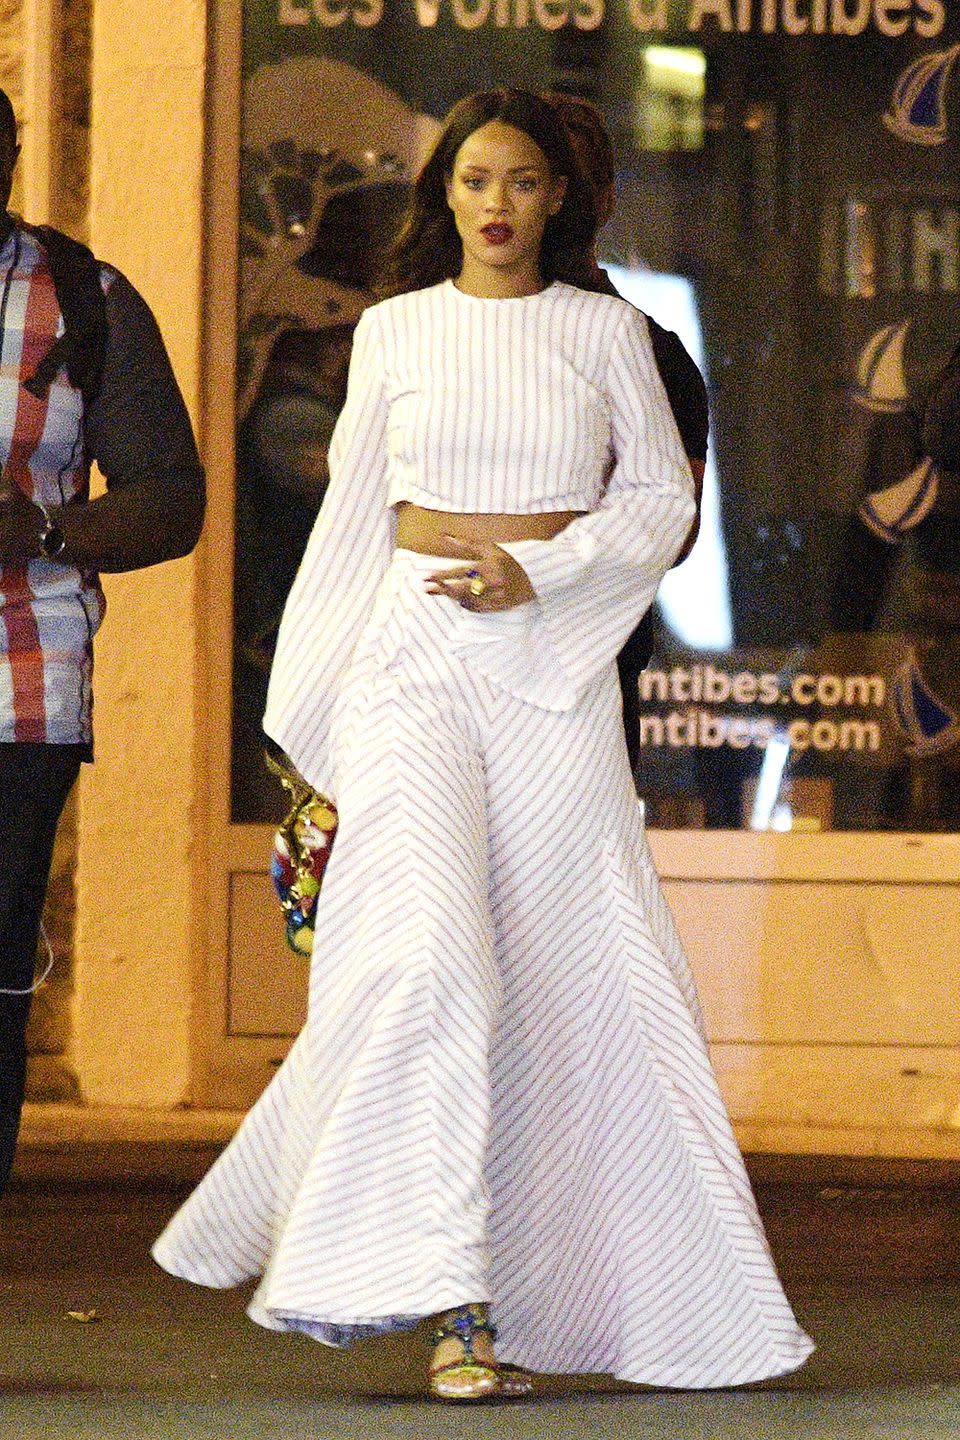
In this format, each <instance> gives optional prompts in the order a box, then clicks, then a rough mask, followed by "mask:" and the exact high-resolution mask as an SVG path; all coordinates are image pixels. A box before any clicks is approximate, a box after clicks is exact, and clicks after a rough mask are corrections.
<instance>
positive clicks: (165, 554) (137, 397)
mask: <svg viewBox="0 0 960 1440" xmlns="http://www.w3.org/2000/svg"><path fill="white" fill-rule="evenodd" d="M106 305H107V325H108V340H107V350H106V356H105V360H104V368H103V379H102V382H101V386H100V390H99V392H98V394H97V397H96V399H95V400H94V401H93V403H92V404H91V405H90V407H89V410H88V412H87V416H86V437H87V451H88V454H89V455H90V456H91V457H92V458H93V459H95V460H96V461H97V463H98V464H99V466H100V468H101V470H102V471H103V473H104V476H105V478H106V481H107V493H106V494H105V495H102V496H100V497H99V498H98V499H96V500H93V501H91V502H89V503H88V504H84V505H79V504H71V505H67V506H65V507H63V508H62V509H61V508H59V507H57V508H55V509H52V510H51V518H52V520H53V521H54V523H55V524H56V525H57V526H58V527H59V528H60V529H61V531H62V532H63V536H64V541H65V544H64V546H63V549H62V550H61V551H60V553H59V554H58V555H57V557H56V558H57V560H58V561H60V562H61V563H63V564H67V565H76V566H77V567H78V568H80V569H81V570H93V571H96V570H102V571H123V570H136V569H140V568H141V567H143V566H146V565H155V564H157V563H158V562H160V561H162V560H173V559H176V558H177V557H178V556H181V555H186V554H187V553H188V552H189V551H190V550H191V549H192V548H193V546H194V545H195V544H196V543H197V539H198V538H199V535H200V530H201V526H202V524H203V512H204V482H203V469H202V467H201V465H200V460H199V457H198V455H197V448H196V444H195V441H194V438H193V431H192V429H191V427H190V420H189V416H188V415H187V411H186V406H185V405H184V403H183V397H182V396H181V394H180V390H179V388H178V386H177V382H176V380H175V378H174V375H173V371H172V369H171V367H170V361H169V359H168V358H167V353H166V350H165V348H164V344H163V340H162V338H161V335H160V331H159V329H158V327H157V323H156V321H155V320H154V318H153V315H152V313H151V311H150V308H149V306H148V305H147V304H146V302H145V301H144V300H143V299H142V298H141V297H140V296H139V295H138V294H137V292H136V290H134V288H133V286H132V285H131V284H130V283H129V281H127V280H126V279H124V277H123V276H122V275H117V276H116V278H115V279H114V280H113V281H112V283H111V285H110V288H109V290H108V291H107V296H106ZM43 528H44V518H43V515H42V513H41V511H40V510H39V507H37V506H36V505H34V504H33V503H32V502H31V501H30V500H28V499H27V497H26V496H24V495H22V494H21V493H20V492H19V490H17V489H16V487H15V486H13V485H11V483H10V482H9V481H4V482H2V483H0V559H33V558H35V557H36V556H38V555H39V554H40V547H39V540H40V534H41V532H42V530H43Z"/></svg>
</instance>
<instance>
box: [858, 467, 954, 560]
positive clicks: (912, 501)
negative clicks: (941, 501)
mask: <svg viewBox="0 0 960 1440" xmlns="http://www.w3.org/2000/svg"><path fill="white" fill-rule="evenodd" d="M938 489H939V477H938V475H937V471H936V467H935V466H934V463H933V461H932V460H931V459H930V458H929V456H927V457H925V458H924V459H923V460H921V461H920V464H919V465H918V466H917V467H916V469H914V470H911V471H910V474H909V475H907V476H906V478H905V479H903V480H898V481H897V483H896V484H895V485H888V486H887V487H886V489H884V490H875V491H874V492H873V494H872V495H867V496H866V498H865V499H864V500H863V502H862V504H861V506H860V509H859V511H858V514H859V516H860V519H861V520H862V521H863V523H864V525H866V527H867V529H868V530H872V531H873V533H874V535H876V536H878V537H879V539H881V540H886V541H887V543H888V544H890V545H896V544H897V542H898V541H899V540H902V538H903V536H904V535H905V534H906V532H907V531H908V530H912V529H913V527H914V526H915V525H919V524H920V521H921V520H923V519H924V518H925V517H926V516H927V515H929V514H930V511H931V510H932V509H933V507H934V505H935V504H936V500H937V490H938Z"/></svg>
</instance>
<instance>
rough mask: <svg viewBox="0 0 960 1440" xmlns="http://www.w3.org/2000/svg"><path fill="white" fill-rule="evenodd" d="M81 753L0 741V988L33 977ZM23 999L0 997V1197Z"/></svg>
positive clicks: (17, 1098)
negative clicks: (63, 816)
mask: <svg viewBox="0 0 960 1440" xmlns="http://www.w3.org/2000/svg"><path fill="white" fill-rule="evenodd" d="M82 754H83V751H82V747H81V746H79V745H34V744H20V743H16V742H14V743H12V744H2V743H0V989H6V990H25V989H27V988H28V987H29V986H30V984H31V983H32V981H33V975H34V967H35V964H36V955H37V939H38V936H39V933H40V918H41V915H42V913H43V900H44V895H45V894H46V889H47V878H48V876H49V874H50V861H51V858H52V856H53V841H54V837H55V835H56V831H57V821H58V820H59V819H60V812H61V811H62V809H63V807H64V804H65V803H66V799H67V796H68V795H69V793H70V788H71V786H72V785H73V782H74V780H76V778H77V772H78V770H79V768H80V761H81V756H82ZM30 998H31V997H30V996H29V995H2V994H0V1194H2V1193H3V1191H4V1189H5V1188H6V1184H7V1180H8V1178H9V1175H10V1167H11V1166H12V1164H13V1152H14V1149H15V1147H16V1143H17V1132H18V1130H19V1129H20V1110H21V1107H22V1105H23V1087H24V1080H25V1077H26V1069H27V1053H26V1044H25V1040H24V1033H25V1031H26V1028H27V1017H28V1016H29V1013H30Z"/></svg>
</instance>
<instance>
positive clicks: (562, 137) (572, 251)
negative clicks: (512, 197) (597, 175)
mask: <svg viewBox="0 0 960 1440" xmlns="http://www.w3.org/2000/svg"><path fill="white" fill-rule="evenodd" d="M491 120H501V121H502V122H503V123H504V124H505V125H512V126H513V128H514V129H515V130H521V131H523V133H524V135H527V136H529V138H530V139H531V140H532V141H533V142H534V144H535V145H539V147H540V149H541V150H542V151H543V153H544V155H545V156H546V157H547V163H548V164H549V166H550V172H551V174H552V175H553V176H554V178H556V177H557V176H560V175H563V176H565V177H566V180H567V189H566V194H565V195H564V197H563V204H562V205H561V207H560V209H559V211H558V212H557V214H556V215H551V216H550V218H549V220H548V221H547V224H546V228H545V229H544V232H543V239H542V241H541V244H540V273H541V275H542V276H543V279H544V280H545V281H547V282H548V283H549V282H550V281H551V280H565V281H566V282H567V283H568V284H569V285H579V286H581V287H582V288H583V289H587V290H591V289H593V288H594V284H593V278H592V277H593V273H594V271H593V266H592V264H591V260H590V253H591V247H592V245H593V239H594V234H595V231H596V228H597V213H596V205H595V202H594V196H593V193H592V191H591V188H590V186H589V185H587V183H586V182H585V180H584V178H583V176H582V175H581V173H580V167H579V166H578V165H577V162H576V159H575V157H574V154H573V151H572V150H571V147H570V142H569V140H568V139H567V134H566V131H565V130H564V127H563V125H562V124H561V122H560V120H559V119H558V117H557V115H556V114H555V112H554V110H553V107H552V106H551V105H550V104H548V103H547V101H545V100H543V99H541V97H540V96H539V95H535V94H534V93H533V92H532V91H530V90H516V89H513V88H504V89H500V90H483V91H480V93H479V94H476V95H468V96H466V98H465V99H463V100H459V101H458V102H457V104H456V105H454V107H453V109H452V110H451V111H450V113H449V115H448V116H447V118H446V120H445V121H444V124H443V132H442V134H441V136H440V139H439V140H438V141H437V144H436V146H435V148H434V151H433V154H432V155H431V156H430V159H429V160H428V161H427V163H426V164H425V165H424V167H423V169H422V170H421V171H420V174H419V175H418V176H417V179H416V182H415V184H414V186H413V192H412V194H411V196H410V201H409V204H408V206H407V211H406V214H405V216H404V218H403V221H402V223H401V226H400V230H399V232H398V234H397V237H396V239H395V241H394V243H393V245H392V246H391V248H390V250H389V252H388V254H387V256H386V259H385V262H384V268H383V276H382V279H381V281H380V283H379V285H378V286H377V296H378V298H379V299H384V298H386V297H387V296H389V295H403V294H406V292H407V291H410V290H423V289H425V288H426V287H427V286H428V285H436V284H439V282H440V281H441V280H448V279H450V278H451V277H453V276H455V275H458V274H459V273H460V269H461V267H462V265H463V243H462V241H461V239H460V236H459V235H458V233H457V227H456V223H455V221H454V218H453V211H452V210H451V209H450V207H449V205H448V204H447V189H446V184H447V181H448V180H449V178H450V176H451V175H452V174H453V165H454V161H455V159H456V156H457V151H458V150H459V149H460V146H461V145H462V144H463V142H464V141H465V140H467V139H469V137H470V136H471V135H472V134H473V132H474V131H475V130H479V129H480V128H481V126H483V125H487V124H489V122H490V121H491Z"/></svg>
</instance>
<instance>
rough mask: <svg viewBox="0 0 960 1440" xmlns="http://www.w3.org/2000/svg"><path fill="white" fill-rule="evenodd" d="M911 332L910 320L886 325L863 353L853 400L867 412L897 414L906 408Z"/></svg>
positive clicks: (860, 358)
mask: <svg viewBox="0 0 960 1440" xmlns="http://www.w3.org/2000/svg"><path fill="white" fill-rule="evenodd" d="M909 329H910V321H909V320H898V321H897V322H896V324H894V325H884V327H883V329H882V330H878V331H877V333H876V334H875V335H874V336H872V337H871V339H870V340H868V341H867V343H866V345H864V347H863V349H862V350H861V351H860V356H859V359H858V360H857V380H856V385H855V386H854V389H853V398H854V400H856V402H857V404H858V405H862V406H863V408H864V409H865V410H879V411H884V412H886V413H888V414H896V413H898V412H899V411H901V410H905V409H906V408H907V399H908V395H909V392H908V390H907V383H906V380H905V378H904V374H903V347H904V345H905V344H906V339H907V331H908V330H909Z"/></svg>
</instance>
